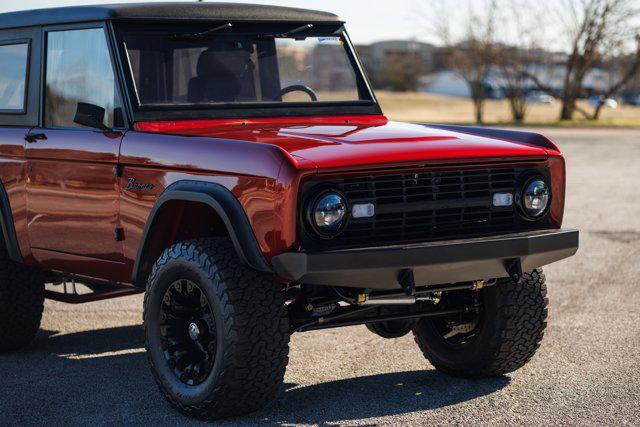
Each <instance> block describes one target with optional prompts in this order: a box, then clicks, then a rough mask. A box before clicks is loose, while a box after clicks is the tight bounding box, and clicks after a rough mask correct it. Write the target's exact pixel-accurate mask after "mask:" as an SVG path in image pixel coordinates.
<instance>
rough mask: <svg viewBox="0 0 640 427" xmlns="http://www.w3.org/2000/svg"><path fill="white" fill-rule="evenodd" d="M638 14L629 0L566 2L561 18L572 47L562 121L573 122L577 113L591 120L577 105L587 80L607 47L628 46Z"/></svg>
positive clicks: (566, 73)
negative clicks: (633, 22) (633, 18)
mask: <svg viewBox="0 0 640 427" xmlns="http://www.w3.org/2000/svg"><path fill="white" fill-rule="evenodd" d="M635 14H636V11H635V10H634V8H633V6H632V4H631V2H630V1H629V0H565V2H564V4H563V12H562V14H561V15H562V16H563V17H564V18H565V21H564V22H565V29H566V32H567V33H568V35H569V37H570V41H571V48H570V53H569V57H568V59H567V62H566V72H565V76H564V83H563V93H562V112H561V114H560V119H561V120H571V119H572V118H573V115H574V113H575V112H576V111H580V112H581V113H582V114H584V115H585V116H586V117H589V114H588V113H587V112H585V111H584V110H582V109H580V108H579V107H578V105H577V101H578V99H579V98H580V97H581V96H582V95H583V86H584V81H585V77H586V76H587V74H588V73H589V71H591V70H592V69H593V68H594V67H595V65H596V64H597V63H598V61H599V60H600V59H601V57H602V55H603V53H604V52H605V51H606V49H607V48H610V47H611V46H613V45H624V44H625V39H626V38H627V37H628V36H629V31H630V25H631V19H632V17H633V16H634V15H635ZM613 86H617V85H613ZM613 86H612V87H613ZM613 88H614V89H615V87H613ZM600 108H601V106H600ZM598 114H599V113H598Z"/></svg>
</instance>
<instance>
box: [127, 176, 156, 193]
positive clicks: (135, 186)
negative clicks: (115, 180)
mask: <svg viewBox="0 0 640 427" xmlns="http://www.w3.org/2000/svg"><path fill="white" fill-rule="evenodd" d="M153 187H154V185H153V184H140V183H138V182H137V181H136V179H135V178H129V181H128V182H127V185H125V186H124V189H125V190H153Z"/></svg>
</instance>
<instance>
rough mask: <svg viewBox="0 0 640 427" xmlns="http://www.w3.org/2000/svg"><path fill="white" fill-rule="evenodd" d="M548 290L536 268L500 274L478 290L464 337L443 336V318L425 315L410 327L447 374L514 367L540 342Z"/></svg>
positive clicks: (503, 370) (502, 371)
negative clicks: (513, 275) (516, 275)
mask: <svg viewBox="0 0 640 427" xmlns="http://www.w3.org/2000/svg"><path fill="white" fill-rule="evenodd" d="M546 295H547V287H546V285H545V277H544V274H543V273H542V270H540V269H537V270H534V271H532V272H530V273H525V274H523V277H522V280H521V281H520V282H519V283H516V282H514V281H513V280H511V279H504V280H499V281H498V283H497V284H496V285H495V286H492V287H489V288H485V289H483V290H482V291H480V302H481V313H480V316H479V320H478V323H477V326H475V329H473V330H472V331H471V332H469V333H468V334H466V335H465V334H462V337H463V338H462V339H461V338H458V339H457V340H456V341H455V342H452V338H448V339H446V338H445V337H444V336H443V327H442V322H443V319H440V320H438V318H424V319H422V320H420V321H419V322H418V323H417V324H416V326H415V328H414V329H413V333H414V336H415V340H416V343H417V344H418V346H419V347H420V349H421V350H422V353H423V354H424V356H425V357H426V358H427V359H428V360H429V361H430V362H431V364H432V365H433V366H435V368H436V369H437V370H439V371H441V372H444V373H446V374H449V375H453V376H458V377H465V378H482V377H492V376H498V375H503V374H506V373H509V372H512V371H515V370H517V369H519V368H521V367H522V366H524V365H525V364H526V363H527V362H528V361H529V360H530V359H531V358H532V357H533V355H534V354H535V352H536V350H537V349H538V347H539V346H540V342H541V341H542V337H543V336H544V330H545V328H546V326H547V322H546V319H547V305H548V299H547V297H546ZM438 322H440V323H438ZM467 337H468V338H467Z"/></svg>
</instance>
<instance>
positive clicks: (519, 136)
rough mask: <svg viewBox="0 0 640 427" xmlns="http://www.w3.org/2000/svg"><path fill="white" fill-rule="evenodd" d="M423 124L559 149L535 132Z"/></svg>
mask: <svg viewBox="0 0 640 427" xmlns="http://www.w3.org/2000/svg"><path fill="white" fill-rule="evenodd" d="M422 125H423V126H426V127H430V128H435V129H442V130H448V131H451V132H459V133H466V134H469V135H477V136H484V137H488V138H497V139H504V140H508V141H513V142H522V143H524V144H529V145H534V146H536V147H541V148H548V149H550V150H557V149H558V147H556V146H555V145H554V144H553V143H552V142H551V141H549V139H548V138H547V137H546V136H544V135H540V134H539V133H535V132H523V131H517V130H504V129H492V128H484V127H476V126H455V125H440V124H433V125H432V124H422Z"/></svg>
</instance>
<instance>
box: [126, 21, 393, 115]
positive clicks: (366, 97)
mask: <svg viewBox="0 0 640 427" xmlns="http://www.w3.org/2000/svg"><path fill="white" fill-rule="evenodd" d="M224 23H225V22H222V21H210V22H209V21H208V22H207V23H206V25H207V26H209V25H210V26H211V28H215V27H216V26H219V25H222V24H224ZM232 23H234V22H232ZM163 24H175V23H171V22H166V23H162V22H158V21H154V22H153V23H145V22H131V21H128V22H122V23H118V22H115V23H114V26H113V32H114V40H115V42H116V43H115V44H116V46H115V48H116V51H117V57H118V63H119V64H118V65H119V68H120V69H121V70H122V74H123V75H124V86H125V91H126V93H127V98H128V107H129V108H130V109H131V112H132V115H133V119H134V121H156V120H157V121H163V120H181V119H182V120H185V119H192V120H198V119H215V118H239V117H299V116H318V115H330V116H336V115H361V114H362V115H379V114H382V111H381V109H380V106H379V104H378V101H377V99H376V97H375V94H374V92H373V90H372V88H371V84H370V82H369V80H368V78H367V76H366V74H365V72H364V68H363V66H362V63H361V62H360V59H359V58H358V55H357V53H356V51H355V48H354V46H353V44H352V42H351V39H350V38H349V35H348V34H347V32H346V29H345V27H344V24H342V23H332V24H327V23H319V24H313V25H314V30H313V32H311V33H310V34H309V36H310V37H313V36H318V35H321V36H332V37H342V38H343V39H344V41H345V46H344V47H345V52H346V54H347V56H348V59H349V61H350V62H351V65H352V66H353V70H354V73H355V77H356V83H357V89H358V93H359V96H360V97H361V98H363V99H361V100H353V101H318V102H279V101H276V102H264V101H261V102H233V103H203V104H189V103H186V104H169V105H162V104H149V105H145V104H141V102H140V100H139V97H138V93H137V89H136V84H135V81H134V77H133V72H132V70H131V67H130V63H129V56H128V52H127V49H126V45H125V41H124V34H125V32H126V31H127V29H129V30H130V29H132V28H134V29H135V30H136V31H144V30H145V29H149V30H150V31H153V32H157V31H158V30H159V29H162V31H166V32H167V34H172V33H173V32H174V31H172V25H163ZM197 24H198V27H199V28H200V26H201V25H202V24H203V23H202V22H201V21H197ZM234 24H235V23H234ZM306 24H309V23H298V22H295V23H292V22H276V23H268V22H267V23H238V25H241V26H242V28H243V30H246V29H248V28H252V29H253V30H254V31H256V32H260V33H262V32H263V31H258V30H264V29H265V28H269V26H270V25H273V26H274V27H275V28H282V27H283V26H284V27H285V28H291V29H294V28H297V27H300V26H301V25H306ZM264 33H265V34H267V33H268V32H267V31H264Z"/></svg>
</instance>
